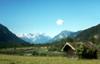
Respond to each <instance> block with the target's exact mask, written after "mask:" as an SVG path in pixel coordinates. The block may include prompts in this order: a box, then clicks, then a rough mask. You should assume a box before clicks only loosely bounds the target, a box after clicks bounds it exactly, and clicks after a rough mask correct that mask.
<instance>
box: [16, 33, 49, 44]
mask: <svg viewBox="0 0 100 64" xmlns="http://www.w3.org/2000/svg"><path fill="white" fill-rule="evenodd" d="M18 36H19V37H20V38H21V39H23V40H25V41H27V42H30V43H34V44H43V43H47V42H48V41H49V40H51V37H50V36H48V35H46V34H32V33H29V34H22V35H18Z"/></svg>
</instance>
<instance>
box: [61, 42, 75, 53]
mask: <svg viewBox="0 0 100 64" xmlns="http://www.w3.org/2000/svg"><path fill="white" fill-rule="evenodd" d="M66 45H68V46H69V47H70V48H71V49H72V50H76V49H75V48H74V47H73V46H72V45H71V44H70V43H68V42H66V44H65V45H64V46H63V48H62V49H61V51H63V49H64V48H65V46H66Z"/></svg>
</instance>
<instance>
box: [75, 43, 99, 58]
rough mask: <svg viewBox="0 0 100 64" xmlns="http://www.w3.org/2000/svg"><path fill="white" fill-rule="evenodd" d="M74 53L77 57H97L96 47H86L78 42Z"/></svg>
mask: <svg viewBox="0 0 100 64" xmlns="http://www.w3.org/2000/svg"><path fill="white" fill-rule="evenodd" d="M76 53H77V55H78V57H79V58H85V59H97V49H95V48H88V47H86V46H84V44H80V45H79V47H78V48H77V50H76Z"/></svg>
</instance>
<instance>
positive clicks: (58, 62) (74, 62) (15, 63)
mask: <svg viewBox="0 0 100 64" xmlns="http://www.w3.org/2000/svg"><path fill="white" fill-rule="evenodd" d="M0 64H100V59H92V60H86V59H77V58H67V57H50V56H49V57H46V56H17V55H3V54H0Z"/></svg>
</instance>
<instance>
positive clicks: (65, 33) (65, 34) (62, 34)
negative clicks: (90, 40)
mask: <svg viewBox="0 0 100 64" xmlns="http://www.w3.org/2000/svg"><path fill="white" fill-rule="evenodd" d="M78 33H79V32H72V31H66V30H65V31H62V32H60V33H59V34H58V35H56V36H55V37H54V38H53V40H59V39H62V38H67V37H75V36H76V35H77V34H78Z"/></svg>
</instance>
